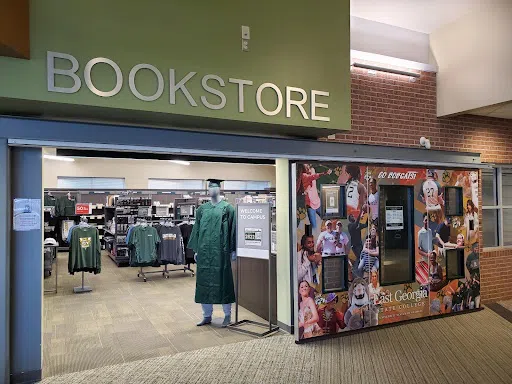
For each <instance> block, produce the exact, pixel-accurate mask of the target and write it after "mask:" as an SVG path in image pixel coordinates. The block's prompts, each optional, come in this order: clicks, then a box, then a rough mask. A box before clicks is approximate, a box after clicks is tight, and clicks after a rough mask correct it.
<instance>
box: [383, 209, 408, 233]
mask: <svg viewBox="0 0 512 384" xmlns="http://www.w3.org/2000/svg"><path fill="white" fill-rule="evenodd" d="M399 229H404V207H402V206H398V205H397V206H389V205H388V206H386V230H388V231H394V230H399Z"/></svg>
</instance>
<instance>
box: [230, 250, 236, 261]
mask: <svg viewBox="0 0 512 384" xmlns="http://www.w3.org/2000/svg"><path fill="white" fill-rule="evenodd" d="M235 260H236V252H231V261H235Z"/></svg>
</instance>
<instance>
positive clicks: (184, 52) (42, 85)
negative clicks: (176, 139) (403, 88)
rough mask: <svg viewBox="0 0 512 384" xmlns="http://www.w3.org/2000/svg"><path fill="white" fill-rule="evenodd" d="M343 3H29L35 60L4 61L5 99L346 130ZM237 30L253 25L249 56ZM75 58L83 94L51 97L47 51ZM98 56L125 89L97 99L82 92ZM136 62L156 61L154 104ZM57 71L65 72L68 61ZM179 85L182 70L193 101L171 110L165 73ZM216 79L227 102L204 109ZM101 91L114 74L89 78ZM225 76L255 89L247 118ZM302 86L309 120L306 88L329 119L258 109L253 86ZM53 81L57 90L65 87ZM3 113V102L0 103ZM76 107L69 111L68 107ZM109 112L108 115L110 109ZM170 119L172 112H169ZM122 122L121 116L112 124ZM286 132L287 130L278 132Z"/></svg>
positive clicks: (0, 71)
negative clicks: (131, 77)
mask: <svg viewBox="0 0 512 384" xmlns="http://www.w3.org/2000/svg"><path fill="white" fill-rule="evenodd" d="M349 20H350V17H349V0H324V1H322V2H321V4H319V3H317V2H313V1H310V0H309V1H307V0H293V1H292V0H280V1H275V0H260V1H236V0H226V1H222V2H216V1H210V2H206V1H204V2H203V1H201V2H197V1H176V0H174V1H158V0H147V1H144V2H140V1H133V0H128V1H127V0H125V1H122V0H109V1H101V0H88V1H69V0H45V1H31V59H30V60H19V59H12V58H5V57H0V103H1V98H13V99H22V100H36V101H45V102H56V103H66V104H71V105H86V106H93V107H110V108H115V111H116V112H115V113H117V114H118V113H119V110H135V111H137V110H138V111H151V112H160V113H165V114H179V115H189V116H201V117H211V118H219V119H228V120H240V121H248V122H257V123H270V124H276V125H289V126H293V125H296V126H303V127H304V126H306V127H317V128H328V129H349V128H350V62H349V60H350V57H349V56H350V38H349V32H350V26H349ZM241 25H248V26H250V28H251V39H250V41H249V49H250V50H249V52H242V50H241V30H240V29H241ZM47 51H56V52H62V53H67V54H71V55H73V56H74V57H76V58H77V60H78V61H79V63H80V70H79V71H78V73H77V74H78V75H79V76H80V78H81V80H82V87H81V89H80V90H79V91H78V92H77V93H74V94H61V93H53V92H48V91H47V78H46V52H47ZM95 57H107V58H109V59H111V60H113V61H115V62H116V63H117V64H118V65H119V66H120V67H121V69H122V71H123V88H122V90H121V92H120V93H118V94H117V95H115V96H113V97H109V98H103V97H99V96H97V95H95V94H93V93H92V92H91V91H90V90H89V89H88V88H87V87H86V85H85V82H84V76H83V68H84V67H85V64H86V63H87V61H89V60H90V59H92V58H95ZM139 63H147V64H152V65H154V66H155V67H157V68H158V69H159V70H160V72H161V73H162V74H163V76H164V83H165V89H164V93H163V95H162V96H161V97H160V98H159V99H158V100H156V101H153V102H144V101H141V100H139V99H137V98H136V97H135V96H134V95H133V94H132V93H131V91H130V89H129V87H128V74H129V71H130V69H131V68H132V67H133V66H134V65H136V64H139ZM58 65H63V68H64V67H65V66H66V65H69V64H68V63H67V62H63V63H60V64H58ZM170 68H174V69H176V77H177V79H181V78H183V76H185V75H186V74H187V73H188V72H190V71H196V72H197V75H196V76H195V77H194V78H193V79H192V80H191V81H189V82H188V83H187V86H188V89H189V90H190V92H191V93H192V95H193V96H194V99H195V100H196V102H197V103H198V106H197V107H192V106H190V105H189V104H188V102H187V101H186V99H185V97H184V96H183V94H182V93H181V92H178V97H177V103H176V105H171V104H170V103H169V69H170ZM206 74H216V75H218V76H220V77H222V78H223V79H224V80H225V81H226V86H225V87H224V88H219V87H218V86H217V85H215V84H216V83H215V82H212V83H211V84H212V85H215V88H219V89H222V91H223V92H224V93H225V94H226V97H227V105H226V106H225V107H224V109H222V110H210V109H207V108H206V107H204V106H203V105H202V104H201V101H200V96H201V95H206V96H207V98H208V100H209V101H210V102H211V103H217V102H218V98H217V97H216V96H214V95H209V94H208V93H206V92H205V91H204V90H203V89H202V87H201V78H202V76H204V75H206ZM92 77H93V81H94V84H95V86H96V87H97V88H99V89H100V90H105V91H108V90H111V89H112V88H113V87H114V85H115V76H114V71H113V70H112V69H111V68H110V67H109V66H107V65H105V64H99V65H96V66H95V67H94V68H93V71H92ZM230 77H234V78H242V79H249V80H252V81H253V82H254V85H253V86H252V87H248V88H246V91H245V99H246V103H245V112H244V113H239V112H238V88H237V85H235V84H230V83H228V82H227V81H228V79H229V78H230ZM265 82H271V83H274V84H276V85H277V86H279V88H280V89H281V91H282V92H283V96H284V95H285V87H286V86H287V85H288V86H294V87H300V88H303V89H305V90H306V92H308V103H307V104H306V111H308V115H310V108H309V107H308V106H309V98H310V94H309V92H310V90H311V89H315V90H322V91H328V92H330V96H329V97H328V98H324V97H322V98H320V99H319V100H318V101H319V102H328V103H329V109H328V110H324V109H319V110H318V114H319V115H322V116H329V117H330V119H331V121H330V122H321V121H313V120H304V119H303V118H302V117H301V115H300V113H299V111H298V110H297V108H296V107H292V117H291V118H286V116H285V108H284V107H283V109H282V110H281V112H280V113H279V114H278V115H277V116H266V115H264V114H263V113H262V112H260V111H259V110H258V108H257V106H256V102H255V94H256V89H257V87H258V86H259V85H260V84H261V83H265ZM70 84H71V82H70V81H69V79H68V78H65V77H62V76H60V77H58V82H57V85H60V86H63V85H67V86H70ZM136 84H137V88H138V89H139V91H140V92H141V93H143V94H153V93H154V91H155V90H156V79H155V76H154V75H153V74H151V73H150V72H149V71H146V70H144V71H141V72H139V74H138V75H137V83H136ZM263 95H264V105H265V106H268V107H267V109H272V108H271V106H274V105H275V102H276V100H275V99H276V98H275V96H274V93H273V92H271V91H270V90H267V91H265V92H264V94H263ZM0 108H1V104H0ZM71 108H72V107H71ZM112 110H113V111H114V109H112ZM169 116H172V115H169ZM117 118H118V119H119V118H121V119H122V115H120V116H118V117H117ZM282 129H285V130H286V128H282Z"/></svg>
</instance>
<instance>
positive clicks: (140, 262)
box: [129, 225, 160, 266]
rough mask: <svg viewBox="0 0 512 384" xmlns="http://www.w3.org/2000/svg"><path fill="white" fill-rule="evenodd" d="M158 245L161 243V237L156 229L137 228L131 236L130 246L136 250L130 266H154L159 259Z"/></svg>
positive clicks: (148, 227)
mask: <svg viewBox="0 0 512 384" xmlns="http://www.w3.org/2000/svg"><path fill="white" fill-rule="evenodd" d="M158 243H160V237H159V236H158V233H157V231H156V229H155V228H153V227H150V226H147V227H143V226H142V225H140V226H138V227H135V228H134V229H133V231H132V233H131V235H130V243H129V245H131V246H133V247H134V248H135V252H134V258H133V259H132V260H130V265H132V266H135V265H136V266H144V265H152V264H153V263H154V262H155V260H156V258H157V252H156V250H157V244H158Z"/></svg>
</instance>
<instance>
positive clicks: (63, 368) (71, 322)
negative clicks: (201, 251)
mask: <svg viewBox="0 0 512 384" xmlns="http://www.w3.org/2000/svg"><path fill="white" fill-rule="evenodd" d="M67 257H68V255H67V253H60V254H59V255H58V259H57V261H58V265H59V273H58V278H59V279H58V280H59V287H58V288H59V291H58V293H57V294H45V296H44V307H43V313H44V319H43V332H44V334H43V376H44V377H48V376H54V375H58V374H63V373H68V372H76V371H80V370H85V369H91V368H97V367H101V366H105V365H111V364H117V363H123V362H129V361H134V360H140V359H146V358H151V357H157V356H165V355H173V354H176V353H178V352H186V351H190V350H195V349H201V348H205V347H212V346H219V345H223V344H229V343H235V342H239V341H245V340H251V339H252V338H251V337H250V336H246V335H243V334H240V333H236V332H234V331H231V330H229V329H223V328H220V323H221V321H222V318H223V316H224V315H223V313H222V308H221V307H220V306H215V312H214V317H216V319H214V324H213V325H212V326H206V327H197V326H196V325H195V324H196V322H198V321H199V320H200V319H201V317H202V315H201V307H200V306H199V305H198V304H196V303H194V290H195V278H194V277H191V275H190V273H189V272H187V273H183V272H171V277H170V278H169V279H164V278H163V277H162V275H160V274H153V275H148V281H147V282H143V281H142V280H141V279H139V278H137V269H136V268H129V267H126V268H118V267H117V266H116V265H115V264H114V263H113V262H112V260H111V259H110V258H109V257H108V256H107V255H104V256H103V259H102V272H101V274H99V275H93V274H85V284H86V285H89V286H90V287H91V288H92V289H93V291H92V292H89V293H83V294H75V293H73V287H75V286H79V285H81V274H77V275H73V276H72V275H69V274H68V272H67ZM54 268H55V266H54ZM145 270H148V271H149V270H152V268H145ZM54 284H55V279H54V276H51V277H49V278H48V279H45V289H50V288H52V287H54ZM239 318H240V319H252V320H260V321H262V320H261V319H260V318H258V317H256V316H255V315H253V314H252V313H250V312H249V311H247V310H245V309H243V308H240V314H239ZM233 319H234V305H233Z"/></svg>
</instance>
